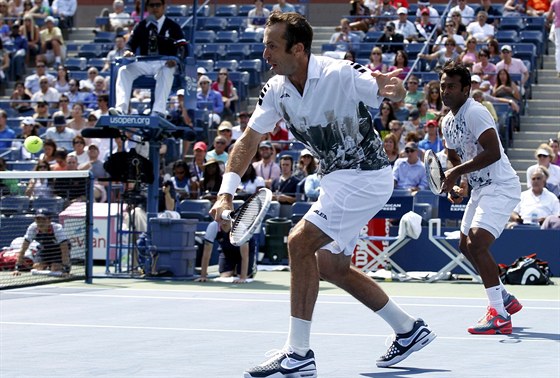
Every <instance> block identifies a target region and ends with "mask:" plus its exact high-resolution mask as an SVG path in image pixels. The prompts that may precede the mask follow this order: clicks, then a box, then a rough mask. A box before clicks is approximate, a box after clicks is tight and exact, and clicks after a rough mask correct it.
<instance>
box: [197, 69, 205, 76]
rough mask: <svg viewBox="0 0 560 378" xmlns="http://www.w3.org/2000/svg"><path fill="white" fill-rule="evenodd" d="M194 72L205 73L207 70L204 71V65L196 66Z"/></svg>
mask: <svg viewBox="0 0 560 378" xmlns="http://www.w3.org/2000/svg"><path fill="white" fill-rule="evenodd" d="M196 73H199V74H202V75H205V74H206V73H207V71H206V68H204V67H198V68H197V69H196Z"/></svg>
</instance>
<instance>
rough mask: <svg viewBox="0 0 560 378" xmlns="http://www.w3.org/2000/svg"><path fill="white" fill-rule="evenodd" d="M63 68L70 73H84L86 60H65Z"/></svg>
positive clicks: (86, 64)
mask: <svg viewBox="0 0 560 378" xmlns="http://www.w3.org/2000/svg"><path fill="white" fill-rule="evenodd" d="M64 66H65V67H66V68H67V69H68V70H70V71H84V70H86V69H87V67H88V60H87V59H86V58H80V57H78V58H67V59H66V60H65V61H64Z"/></svg>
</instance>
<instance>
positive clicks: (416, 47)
mask: <svg viewBox="0 0 560 378" xmlns="http://www.w3.org/2000/svg"><path fill="white" fill-rule="evenodd" d="M424 46H426V45H424V44H423V43H407V44H406V45H404V51H405V52H406V54H407V55H408V61H409V62H410V61H413V60H416V57H417V56H418V54H419V53H420V51H422V49H423V48H424ZM425 53H429V50H428V49H426V51H425Z"/></svg>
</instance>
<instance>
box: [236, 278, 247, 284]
mask: <svg viewBox="0 0 560 378" xmlns="http://www.w3.org/2000/svg"><path fill="white" fill-rule="evenodd" d="M233 283H248V281H247V279H246V278H235V279H234V280H233Z"/></svg>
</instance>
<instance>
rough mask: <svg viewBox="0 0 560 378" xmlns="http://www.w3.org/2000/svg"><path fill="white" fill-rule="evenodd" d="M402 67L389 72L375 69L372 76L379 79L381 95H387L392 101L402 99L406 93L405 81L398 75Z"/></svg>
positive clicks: (378, 84)
mask: <svg viewBox="0 0 560 378" xmlns="http://www.w3.org/2000/svg"><path fill="white" fill-rule="evenodd" d="M401 72H402V69H398V70H394V71H391V72H387V73H381V72H379V71H374V72H372V73H371V76H373V77H374V78H375V80H376V81H377V86H378V87H379V95H381V96H382V97H386V98H388V99H390V100H391V101H401V100H402V99H403V98H404V96H405V95H406V89H405V88H404V85H403V82H402V80H401V79H399V78H398V76H399V75H400V74H401Z"/></svg>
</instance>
